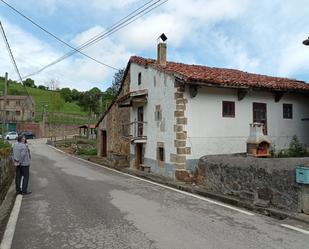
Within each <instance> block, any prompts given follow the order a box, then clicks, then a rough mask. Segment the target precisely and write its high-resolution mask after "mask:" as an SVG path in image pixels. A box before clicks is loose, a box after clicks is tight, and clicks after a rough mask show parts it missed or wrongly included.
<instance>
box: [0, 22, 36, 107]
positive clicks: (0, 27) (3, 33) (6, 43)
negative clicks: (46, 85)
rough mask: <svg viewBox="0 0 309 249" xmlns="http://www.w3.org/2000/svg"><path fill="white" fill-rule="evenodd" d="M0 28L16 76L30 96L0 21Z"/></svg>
mask: <svg viewBox="0 0 309 249" xmlns="http://www.w3.org/2000/svg"><path fill="white" fill-rule="evenodd" d="M0 29H1V34H2V37H3V40H4V43H5V45H6V48H7V50H8V53H9V55H10V58H11V60H12V63H13V66H14V69H15V71H16V73H17V75H18V77H19V80H20V83H21V84H22V85H23V86H24V88H25V90H26V93H27V95H28V97H30V94H29V92H28V90H27V87H26V86H25V85H24V84H23V80H22V77H21V75H20V72H19V69H18V67H17V64H16V61H15V58H14V55H13V53H12V50H11V47H10V44H9V41H8V39H7V37H6V34H5V31H4V28H3V25H2V23H1V21H0ZM30 99H31V102H32V104H33V100H32V98H30Z"/></svg>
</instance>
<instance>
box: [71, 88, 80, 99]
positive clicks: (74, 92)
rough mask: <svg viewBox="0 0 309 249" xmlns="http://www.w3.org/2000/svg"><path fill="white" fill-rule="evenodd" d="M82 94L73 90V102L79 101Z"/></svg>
mask: <svg viewBox="0 0 309 249" xmlns="http://www.w3.org/2000/svg"><path fill="white" fill-rule="evenodd" d="M80 94H81V93H80V92H79V91H77V90H76V89H73V90H72V94H71V96H72V100H73V101H78V99H79V97H80Z"/></svg>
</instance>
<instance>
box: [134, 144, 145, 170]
mask: <svg viewBox="0 0 309 249" xmlns="http://www.w3.org/2000/svg"><path fill="white" fill-rule="evenodd" d="M141 164H143V144H142V143H137V144H135V167H136V168H137V169H139V168H140V165H141Z"/></svg>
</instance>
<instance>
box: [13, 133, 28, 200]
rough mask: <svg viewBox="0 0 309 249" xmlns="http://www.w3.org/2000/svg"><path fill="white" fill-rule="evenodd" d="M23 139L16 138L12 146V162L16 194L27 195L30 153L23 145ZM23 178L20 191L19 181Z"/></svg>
mask: <svg viewBox="0 0 309 249" xmlns="http://www.w3.org/2000/svg"><path fill="white" fill-rule="evenodd" d="M25 140H26V139H25V137H22V136H18V138H17V143H15V144H14V146H13V160H14V164H15V167H16V177H15V184H16V194H22V195H28V194H31V192H28V182H29V168H30V152H29V149H28V147H27V145H26V144H25ZM22 178H23V184H22V189H20V183H21V179H22Z"/></svg>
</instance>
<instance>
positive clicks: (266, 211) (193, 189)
mask: <svg viewBox="0 0 309 249" xmlns="http://www.w3.org/2000/svg"><path fill="white" fill-rule="evenodd" d="M118 170H119V171H121V172H124V173H127V174H130V175H135V176H139V177H142V178H145V179H147V180H150V181H153V182H158V183H161V184H164V185H166V186H169V187H172V188H176V189H179V190H182V191H186V192H188V193H191V194H197V195H200V196H203V197H206V198H210V199H214V200H217V201H220V202H223V203H226V204H229V205H233V206H237V207H241V208H245V209H247V210H249V211H253V212H255V213H259V214H262V215H265V216H269V217H272V218H275V219H278V220H284V219H286V218H290V219H293V220H297V221H299V222H303V223H306V224H309V216H308V217H304V216H302V215H298V214H293V213H288V212H284V211H281V210H276V209H272V208H263V207H258V206H255V205H253V204H252V203H248V202H244V201H241V200H239V199H237V198H235V197H227V196H224V195H221V194H217V193H214V192H209V191H206V190H204V189H201V188H200V187H198V186H188V185H187V184H184V183H177V182H174V181H170V180H168V179H164V178H163V179H162V177H158V176H152V175H151V174H149V173H145V172H138V171H136V170H132V169H118Z"/></svg>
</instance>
